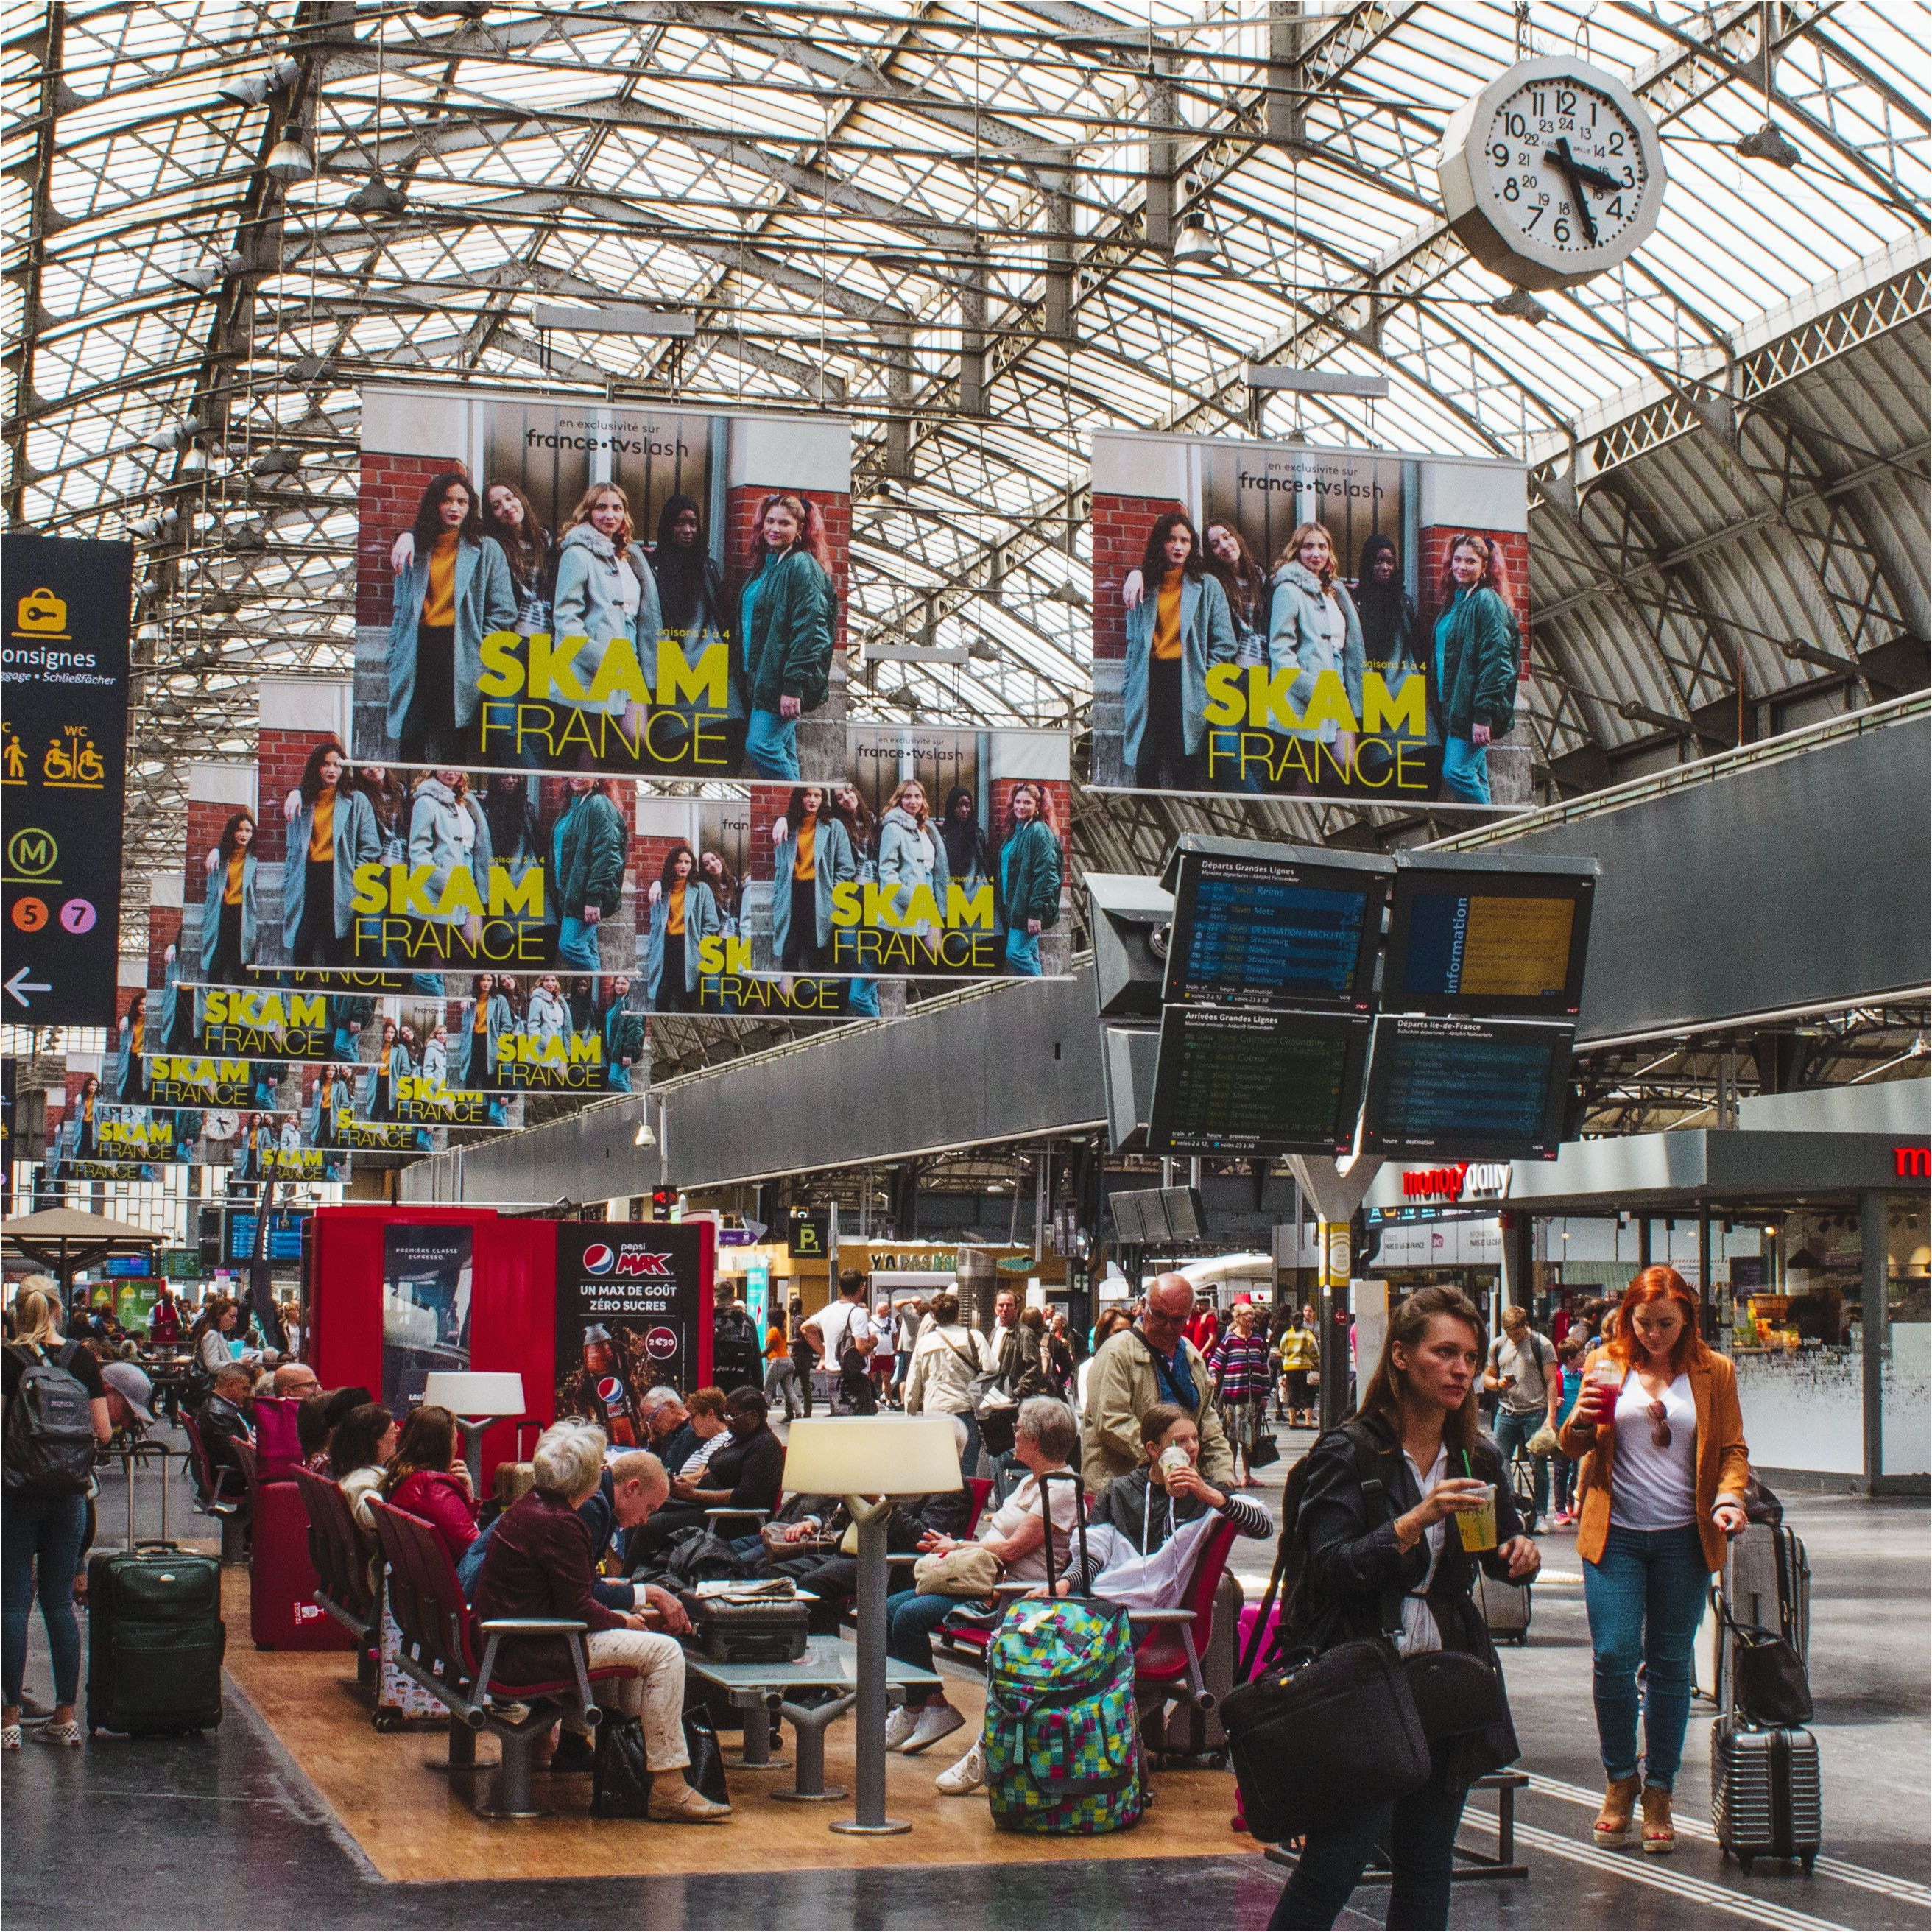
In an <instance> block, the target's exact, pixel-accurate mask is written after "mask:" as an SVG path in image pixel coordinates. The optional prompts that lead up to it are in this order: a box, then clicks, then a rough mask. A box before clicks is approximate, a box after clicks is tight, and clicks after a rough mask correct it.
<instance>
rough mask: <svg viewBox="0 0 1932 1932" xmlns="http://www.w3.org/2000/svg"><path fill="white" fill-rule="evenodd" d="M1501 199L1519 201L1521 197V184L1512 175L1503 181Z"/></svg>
mask: <svg viewBox="0 0 1932 1932" xmlns="http://www.w3.org/2000/svg"><path fill="white" fill-rule="evenodd" d="M1503 199H1504V200H1505V201H1520V200H1521V199H1523V186H1522V184H1521V183H1520V181H1517V178H1516V176H1515V175H1511V176H1510V178H1509V179H1508V181H1505V182H1504V183H1503Z"/></svg>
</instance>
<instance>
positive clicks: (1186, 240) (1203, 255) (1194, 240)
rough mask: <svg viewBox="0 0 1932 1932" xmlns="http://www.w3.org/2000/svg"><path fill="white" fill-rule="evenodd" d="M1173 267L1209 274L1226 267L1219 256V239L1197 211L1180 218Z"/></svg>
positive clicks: (1205, 219) (1204, 216)
mask: <svg viewBox="0 0 1932 1932" xmlns="http://www.w3.org/2000/svg"><path fill="white" fill-rule="evenodd" d="M1174 265H1175V267H1176V268H1178V269H1208V270H1209V271H1211V272H1214V271H1218V270H1220V269H1224V268H1226V266H1227V263H1226V260H1225V259H1224V258H1223V255H1222V254H1221V238H1220V236H1218V235H1217V234H1216V233H1214V229H1213V228H1212V227H1211V226H1209V224H1208V217H1207V216H1206V215H1205V214H1202V213H1201V212H1200V211H1199V210H1198V209H1197V210H1193V211H1190V212H1189V213H1188V214H1184V215H1183V216H1182V217H1181V236H1180V239H1179V240H1178V241H1177V242H1175V245H1174Z"/></svg>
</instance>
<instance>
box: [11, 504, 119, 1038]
mask: <svg viewBox="0 0 1932 1932" xmlns="http://www.w3.org/2000/svg"><path fill="white" fill-rule="evenodd" d="M133 557H134V551H133V545H132V544H128V543H123V542H118V541H116V542H95V541H91V540H89V541H83V540H81V539H78V538H64V537H41V536H29V535H25V534H23V533H20V532H15V531H8V532H5V534H4V535H0V579H4V580H5V585H6V590H5V597H4V599H0V613H4V620H5V621H4V625H0V628H3V629H4V631H5V635H4V636H0V716H4V725H0V799H4V801H5V810H4V812H0V817H4V820H5V825H4V829H0V932H4V934H5V942H4V944H5V953H6V978H5V982H4V992H0V1017H4V1018H5V1019H7V1020H10V1021H13V1022H16V1023H17V1024H18V1025H22V1026H36V1027H39V1026H112V1025H113V1024H114V1022H115V1019H116V1018H117V1014H116V1011H115V981H116V971H115V968H116V963H117V959H118V953H119V950H120V944H121V831H122V827H123V826H124V823H125V820H126V817H127V807H126V782H127V626H128V617H129V613H130V610H131V608H132V607H133Z"/></svg>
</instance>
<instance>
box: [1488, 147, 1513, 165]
mask: <svg viewBox="0 0 1932 1932" xmlns="http://www.w3.org/2000/svg"><path fill="white" fill-rule="evenodd" d="M1509 158H1510V151H1509V150H1508V148H1506V147H1505V146H1504V145H1503V144H1502V142H1500V141H1499V142H1496V144H1495V145H1494V146H1493V147H1492V148H1490V160H1493V161H1494V162H1495V163H1496V166H1498V167H1499V168H1506V167H1508V166H1509Z"/></svg>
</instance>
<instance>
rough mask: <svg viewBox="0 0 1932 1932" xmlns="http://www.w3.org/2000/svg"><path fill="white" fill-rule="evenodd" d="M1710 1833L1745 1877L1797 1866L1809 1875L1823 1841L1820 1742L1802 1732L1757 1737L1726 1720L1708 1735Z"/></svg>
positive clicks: (1747, 1726) (1794, 1729)
mask: <svg viewBox="0 0 1932 1932" xmlns="http://www.w3.org/2000/svg"><path fill="white" fill-rule="evenodd" d="M1711 1826H1712V1829H1713V1830H1714V1831H1715V1832H1716V1833H1717V1835H1718V1847H1719V1849H1721V1850H1722V1851H1723V1852H1726V1853H1727V1854H1728V1855H1730V1856H1731V1857H1733V1858H1736V1860H1737V1861H1738V1862H1739V1864H1741V1865H1742V1866H1743V1867H1744V1868H1745V1871H1746V1872H1747V1873H1748V1872H1749V1871H1750V1870H1751V1866H1752V1864H1753V1863H1754V1861H1756V1860H1757V1859H1759V1858H1796V1859H1797V1860H1798V1861H1799V1862H1800V1863H1801V1864H1802V1865H1803V1866H1804V1867H1805V1870H1806V1872H1807V1873H1809V1872H1810V1870H1811V1866H1812V1863H1813V1861H1814V1860H1815V1859H1816V1858H1817V1855H1818V1847H1819V1846H1820V1844H1821V1843H1823V1841H1824V1835H1825V1817H1824V1794H1823V1785H1822V1784H1821V1782H1820V1778H1819V1775H1818V1740H1817V1739H1816V1738H1814V1736H1812V1735H1811V1733H1810V1732H1809V1731H1808V1730H1805V1728H1804V1727H1802V1725H1792V1726H1790V1727H1786V1728H1782V1729H1778V1730H1760V1729H1759V1728H1757V1727H1755V1726H1754V1725H1750V1724H1745V1723H1744V1722H1743V1721H1742V1720H1741V1719H1739V1718H1737V1717H1736V1716H1734V1715H1732V1714H1730V1712H1727V1713H1726V1714H1725V1715H1724V1716H1723V1717H1721V1718H1719V1719H1718V1721H1717V1723H1716V1724H1715V1725H1714V1726H1713V1727H1712V1732H1711Z"/></svg>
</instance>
